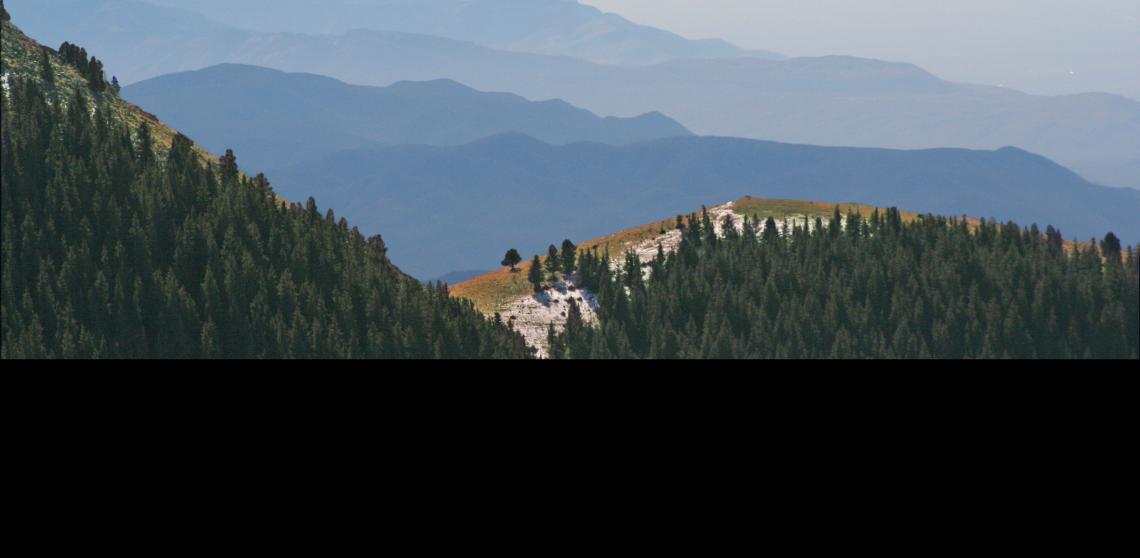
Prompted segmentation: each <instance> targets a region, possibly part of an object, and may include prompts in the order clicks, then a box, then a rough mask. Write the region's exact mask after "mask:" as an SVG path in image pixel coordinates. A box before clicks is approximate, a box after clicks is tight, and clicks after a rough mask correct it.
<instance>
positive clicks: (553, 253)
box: [546, 244, 562, 281]
mask: <svg viewBox="0 0 1140 558" xmlns="http://www.w3.org/2000/svg"><path fill="white" fill-rule="evenodd" d="M561 270H562V260H561V258H559V257H558V248H555V246H554V245H553V244H551V245H550V246H549V247H547V249H546V271H547V272H548V273H550V280H551V281H553V280H555V279H557V273H558V272H559V271H561Z"/></svg>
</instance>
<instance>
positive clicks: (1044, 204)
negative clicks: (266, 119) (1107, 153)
mask: <svg viewBox="0 0 1140 558" xmlns="http://www.w3.org/2000/svg"><path fill="white" fill-rule="evenodd" d="M273 175H274V176H275V177H276V180H277V185H278V187H279V188H278V189H279V191H281V192H282V193H284V194H285V195H287V196H288V197H291V198H292V199H304V198H305V197H308V196H316V198H317V199H318V200H320V201H321V203H322V204H330V205H332V206H333V207H337V208H344V210H345V211H346V212H348V214H349V215H348V216H349V218H350V219H352V220H353V221H354V222H357V223H358V224H359V225H360V226H361V227H362V228H363V229H365V230H366V231H371V230H377V229H378V228H379V227H380V226H381V224H383V225H384V232H385V237H386V238H388V239H389V240H390V241H391V244H392V245H393V248H392V250H393V251H392V256H393V258H394V259H395V261H397V262H398V263H399V264H400V266H401V267H402V268H403V269H404V270H406V271H408V272H410V273H412V274H413V275H416V276H419V277H424V278H427V277H437V276H439V275H441V274H443V273H447V272H449V271H452V270H455V269H480V268H485V267H486V266H488V265H491V266H493V265H495V264H496V263H498V261H499V258H500V257H501V256H502V252H503V250H505V249H506V248H508V247H516V248H518V249H520V250H521V251H523V253H538V252H544V251H545V248H546V244H545V242H546V241H547V240H548V239H551V238H566V237H570V238H574V239H584V238H593V237H597V236H601V235H603V234H607V233H609V232H612V231H614V230H621V229H624V228H627V227H631V226H636V225H639V224H642V223H646V222H651V221H654V220H656V219H659V218H660V216H661V215H670V214H676V213H683V212H686V211H689V210H690V209H691V208H693V207H700V206H701V205H702V204H708V205H713V204H717V203H723V202H725V201H728V200H732V199H737V198H739V197H741V196H744V195H754V196H758V197H767V198H787V199H816V200H820V199H824V200H842V201H851V202H861V203H868V204H872V205H877V206H880V207H890V206H894V205H897V206H900V207H907V208H908V209H912V210H914V211H919V212H931V213H935V214H940V215H963V214H966V215H971V216H976V217H983V218H984V217H995V218H997V219H999V220H1015V221H1017V222H1020V223H1038V224H1040V225H1041V226H1045V225H1047V224H1052V225H1054V226H1057V227H1059V228H1060V229H1061V230H1062V231H1063V232H1064V234H1065V237H1066V238H1074V237H1076V238H1079V239H1082V240H1087V239H1088V238H1091V237H1093V236H1100V235H1103V234H1104V233H1105V232H1107V231H1113V232H1115V233H1116V234H1117V235H1119V236H1120V237H1122V238H1123V239H1124V240H1125V241H1126V242H1129V243H1134V242H1137V241H1140V221H1138V220H1137V219H1136V218H1135V216H1136V215H1137V214H1140V192H1138V191H1135V190H1124V189H1115V188H1106V187H1101V186H1096V185H1093V184H1090V183H1088V182H1086V181H1085V180H1083V179H1081V178H1080V177H1079V176H1077V175H1075V174H1073V173H1072V172H1069V171H1068V170H1066V169H1064V168H1063V167H1060V166H1058V165H1056V164H1054V163H1052V162H1051V161H1049V160H1047V159H1044V158H1042V157H1039V156H1036V155H1033V154H1030V153H1026V152H1024V151H1021V150H1018V149H1001V150H998V151H967V150H961V149H936V150H925V151H895V150H886V149H860V148H834V147H813V146H803V145H788V144H779V143H772V142H762V141H754V140H739V139H726V138H675V139H666V140H659V141H653V142H646V143H641V144H636V145H630V146H624V147H613V146H605V145H599V144H575V145H568V146H551V145H547V144H544V143H541V142H538V141H536V140H534V139H531V138H528V137H525V136H522V135H517V134H512V135H506V136H500V137H495V138H489V139H487V140H481V141H478V142H475V143H472V144H469V145H465V146H460V147H452V148H444V147H426V146H398V147H391V148H384V149H377V150H366V151H352V152H344V153H340V154H337V155H333V156H330V157H327V158H325V159H323V160H319V161H316V162H313V163H308V164H303V165H297V166H294V167H291V168H287V169H279V170H276V171H274V172H273Z"/></svg>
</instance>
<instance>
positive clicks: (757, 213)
mask: <svg viewBox="0 0 1140 558" xmlns="http://www.w3.org/2000/svg"><path fill="white" fill-rule="evenodd" d="M837 206H838V207H839V210H840V212H841V213H843V214H844V215H846V214H847V212H848V211H849V210H850V211H855V212H857V213H859V214H860V215H863V216H864V217H869V216H870V215H871V213H872V212H873V211H874V210H875V209H876V208H874V207H872V206H868V205H862V204H854V203H847V204H833V203H824V202H808V201H793V200H765V199H758V198H752V197H744V198H742V199H739V200H737V201H735V202H733V203H732V210H733V211H735V212H736V213H738V214H740V215H746V216H748V217H749V218H752V217H758V218H759V219H761V220H763V219H767V218H768V217H773V218H775V219H776V220H777V221H782V220H783V219H784V218H785V217H788V216H792V215H805V216H808V217H811V218H814V217H817V216H818V217H822V218H825V219H826V218H829V217H831V215H832V213H834V211H835V208H836V207H837ZM880 211H882V209H880ZM902 217H903V219H904V220H906V221H913V220H914V219H917V218H918V214H917V213H908V212H903V213H902ZM676 225H677V219H676V217H670V218H668V219H665V220H662V221H658V222H656V223H650V224H647V225H642V226H640V227H634V228H632V229H627V230H624V231H621V232H618V233H615V234H611V235H609V236H603V237H600V238H595V239H593V240H588V241H586V242H583V243H582V244H581V245H580V246H579V249H585V250H589V249H595V248H596V249H597V250H598V251H599V252H603V253H604V252H609V254H610V255H611V256H620V255H621V254H623V253H625V250H626V248H627V247H628V246H631V245H633V244H636V243H638V242H641V241H643V240H646V239H649V238H655V237H657V236H659V235H661V234H662V233H663V232H668V231H671V230H673V229H674V228H676ZM529 266H530V260H529V259H527V260H526V261H524V262H523V263H522V265H521V266H520V267H519V272H517V273H511V272H510V270H509V269H507V268H503V269H500V270H498V271H493V272H491V273H488V274H486V275H482V276H479V277H476V278H474V279H471V280H470V281H467V282H464V283H461V284H459V285H456V286H454V287H452V288H451V294H452V295H453V296H458V297H462V298H466V299H468V300H470V301H472V302H474V303H475V306H476V307H477V308H478V309H479V311H481V312H483V313H484V314H491V313H494V312H496V311H498V310H499V309H500V308H501V307H502V306H503V305H505V304H507V303H508V302H510V301H511V300H513V299H516V298H518V297H520V296H523V295H525V294H527V293H528V292H530V290H531V287H530V283H529V282H528V281H527V278H526V270H527V269H529Z"/></svg>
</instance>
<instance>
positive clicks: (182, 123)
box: [123, 64, 692, 169]
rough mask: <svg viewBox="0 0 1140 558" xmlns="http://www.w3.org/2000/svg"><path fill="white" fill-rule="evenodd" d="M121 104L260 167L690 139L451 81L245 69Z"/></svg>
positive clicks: (146, 92)
mask: <svg viewBox="0 0 1140 558" xmlns="http://www.w3.org/2000/svg"><path fill="white" fill-rule="evenodd" d="M123 98H124V99H127V100H128V101H130V102H132V103H134V104H136V105H139V106H141V107H143V108H145V109H146V110H148V111H150V112H153V113H155V114H158V115H159V116H161V117H162V119H163V120H164V121H166V122H168V123H170V125H172V126H174V127H175V128H178V129H179V130H181V131H182V132H183V133H185V134H187V135H189V136H190V137H193V138H194V140H195V141H197V142H199V143H201V144H202V145H204V146H206V147H207V148H208V149H217V150H221V149H225V148H233V149H234V150H236V151H237V152H238V153H241V154H242V159H243V160H244V161H245V162H246V164H247V166H250V167H251V168H261V169H264V168H272V167H276V166H281V165H284V164H288V163H290V162H294V161H297V160H300V159H305V158H313V157H320V156H324V155H329V154H331V153H335V152H337V151H343V150H346V149H359V148H365V147H376V146H378V145H384V144H409V143H412V144H426V145H461V144H465V143H469V142H472V141H475V140H477V139H480V138H485V137H487V136H493V135H496V134H502V133H506V132H520V133H524V134H527V135H530V136H534V137H536V138H538V139H540V140H542V141H545V142H548V143H553V144H565V143H573V142H581V141H594V142H600V143H608V144H615V145H621V144H628V143H636V142H640V141H646V140H653V139H660V138H667V137H673V136H689V135H692V134H691V133H690V132H689V131H688V130H686V129H685V128H684V127H683V126H681V125H680V124H678V123H676V122H674V121H673V120H670V119H669V118H668V117H665V116H663V115H661V114H645V115H642V116H638V117H635V118H612V117H611V118H602V117H599V116H597V115H595V114H593V113H591V112H589V111H586V110H582V109H579V108H575V107H573V106H570V105H569V104H566V103H564V102H562V101H556V100H555V101H543V102H531V101H528V100H526V99H524V98H522V97H519V96H517V95H512V94H509V93H484V92H482V91H476V90H474V89H471V88H469V87H466V86H464V85H461V84H459V83H456V82H454V81H450V80H437V81H430V82H401V83H397V84H395V85H392V86H389V87H366V86H357V85H349V84H346V83H343V82H340V81H337V80H334V79H331V78H326V77H321V76H316V75H312V74H289V73H285V72H280V71H277V70H270V69H266V68H259V67H256V66H245V65H239V64H223V65H219V66H213V67H210V68H206V69H204V70H200V71H196V72H183V73H178V74H171V75H166V76H161V77H157V78H154V79H150V80H146V81H144V82H142V83H138V84H135V85H132V86H130V87H127V88H125V89H123Z"/></svg>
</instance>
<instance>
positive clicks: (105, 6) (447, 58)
mask: <svg viewBox="0 0 1140 558" xmlns="http://www.w3.org/2000/svg"><path fill="white" fill-rule="evenodd" d="M487 5H490V4H486V3H483V2H477V3H470V6H471V7H470V9H472V10H475V9H476V8H481V7H485V6H487ZM61 7H65V8H66V9H62V10H61V9H60V8H61ZM9 9H10V11H12V12H13V13H14V14H16V16H17V17H19V18H20V19H21V21H25V22H26V23H25V28H26V29H28V30H29V32H31V33H33V35H35V36H37V37H41V38H42V40H44V41H47V42H60V41H63V40H71V41H73V42H79V43H80V44H84V45H85V46H88V47H89V48H93V49H97V50H98V51H99V52H101V53H104V56H105V58H106V61H107V64H108V69H109V71H111V72H112V73H115V74H117V75H118V76H119V77H120V79H121V81H123V82H124V83H131V82H135V81H139V80H141V79H146V78H149V77H154V76H158V75H161V74H165V73H171V72H178V71H186V70H196V69H201V68H204V67H207V66H211V65H214V64H218V63H225V62H233V63H243V64H252V65H258V66H264V67H269V68H275V69H279V70H284V71H291V72H309V73H318V74H321V75H326V76H330V77H333V78H336V79H340V80H343V81H346V82H349V83H354V84H362V85H380V86H386V85H390V84H393V83H396V82H399V81H405V80H411V81H431V80H436V79H452V80H455V81H458V82H461V83H463V84H465V85H467V86H469V87H473V88H476V89H479V90H483V91H510V92H512V93H515V94H518V95H521V96H523V97H525V98H527V99H532V100H544V99H562V100H564V101H566V102H568V103H571V104H573V105H575V106H578V107H581V108H583V109H586V110H589V111H592V112H594V113H597V114H600V115H617V116H635V115H640V114H644V113H648V112H653V111H658V112H661V113H664V114H666V115H668V116H669V117H670V118H673V119H676V121H678V122H679V123H681V124H682V125H683V126H685V127H686V128H687V129H689V130H691V131H692V132H694V133H696V134H701V135H717V136H737V137H744V138H753V139H766V140H776V141H783V142H792V143H810V144H818V145H836V146H865V147H888V148H898V149H915V148H936V147H963V148H971V149H997V148H1000V147H1003V146H1007V145H1013V146H1017V147H1020V148H1023V149H1026V150H1028V151H1032V152H1034V153H1040V154H1042V155H1044V156H1047V157H1049V158H1051V159H1053V160H1055V161H1057V162H1059V163H1061V164H1062V165H1065V166H1066V167H1069V168H1071V169H1073V170H1074V171H1076V172H1078V173H1080V174H1081V175H1082V176H1084V177H1086V178H1088V179H1090V180H1092V181H1094V182H1098V183H1102V184H1109V185H1113V186H1131V187H1138V188H1140V133H1137V132H1136V130H1138V129H1140V103H1137V102H1136V101H1132V100H1129V99H1126V98H1124V97H1119V96H1114V95H1108V94H1099V93H1090V94H1081V95H1068V96H1060V97H1042V96H1034V95H1028V94H1025V93H1021V92H1017V91H1012V90H1008V89H1002V88H996V87H983V86H975V85H966V84H956V83H951V82H946V81H944V80H941V79H939V78H937V77H936V76H933V75H931V74H929V73H928V72H925V71H923V70H922V69H920V68H917V67H915V66H913V65H910V64H904V63H893V62H884V61H878V60H868V59H860V58H852V57H844V56H828V57H820V58H792V59H787V60H765V59H756V58H747V57H743V58H741V57H735V58H716V59H693V58H690V59H678V60H670V61H667V62H661V63H656V64H650V65H642V66H613V65H602V64H597V63H593V62H589V61H586V60H582V59H578V58H572V57H567V56H551V55H540V54H531V53H521V52H516V51H508V50H503V49H496V48H491V47H488V46H482V45H479V44H475V43H472V42H467V41H461V40H455V39H449V38H442V37H438V36H433V35H424V34H412V33H404V32H391V31H375V30H357V31H348V32H345V33H343V34H339V35H312V34H303V33H294V32H260V31H248V30H244V29H241V28H237V27H232V26H230V25H226V24H222V23H219V22H216V21H214V20H211V19H209V18H207V17H204V16H201V15H200V14H197V13H192V12H187V11H183V10H177V9H172V8H168V7H163V6H158V5H155V4H148V3H144V2H140V1H138V0H37V1H36V2H29V1H28V0H16V1H14V2H10V6H9ZM320 11H321V10H314V12H320ZM218 13H219V17H220V16H221V15H225V14H226V12H218ZM473 13H477V12H472V13H468V14H467V15H466V16H464V17H475V16H474V15H473ZM314 17H317V18H320V17H324V16H321V15H319V14H314ZM357 24H358V25H359V26H360V27H367V26H372V27H381V26H383V25H384V24H385V22H382V21H381V22H376V21H369V20H360V21H358V22H357ZM504 24H505V23H504ZM330 29H332V30H339V28H336V27H330ZM583 56H584V55H583Z"/></svg>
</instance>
